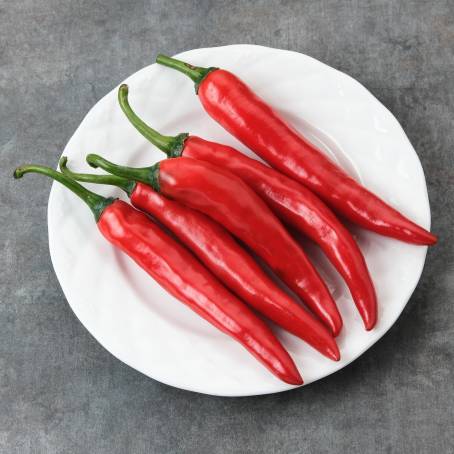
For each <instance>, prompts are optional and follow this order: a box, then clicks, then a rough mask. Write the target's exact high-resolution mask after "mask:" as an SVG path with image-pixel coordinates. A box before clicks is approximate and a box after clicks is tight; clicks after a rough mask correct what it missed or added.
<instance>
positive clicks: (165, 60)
mask: <svg viewBox="0 0 454 454" xmlns="http://www.w3.org/2000/svg"><path fill="white" fill-rule="evenodd" d="M156 63H159V64H160V65H163V66H167V67H169V68H172V69H176V70H177V71H180V73H183V74H185V75H186V76H188V77H189V78H190V79H191V80H192V81H193V82H194V83H195V92H196V93H197V92H198V91H199V85H200V84H201V83H202V81H203V79H205V77H206V76H207V75H208V74H209V73H210V72H212V71H216V69H218V68H212V67H210V68H202V67H200V66H192V65H190V64H189V63H185V62H184V61H181V60H177V59H176V58H171V57H168V56H167V55H162V54H159V55H158V56H157V57H156Z"/></svg>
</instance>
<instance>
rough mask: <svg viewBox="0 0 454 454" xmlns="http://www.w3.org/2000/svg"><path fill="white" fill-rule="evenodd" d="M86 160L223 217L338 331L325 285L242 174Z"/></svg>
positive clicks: (192, 165) (169, 162) (203, 165)
mask: <svg viewBox="0 0 454 454" xmlns="http://www.w3.org/2000/svg"><path fill="white" fill-rule="evenodd" d="M87 162H88V163H89V164H90V165H91V166H93V167H101V168H103V169H104V170H107V171H108V172H110V173H113V174H116V175H119V176H122V177H126V178H129V179H134V180H137V181H142V182H143V183H146V184H149V185H151V186H152V187H153V189H155V190H156V191H158V192H161V193H162V194H163V195H165V196H168V197H170V198H171V199H175V200H177V201H179V202H181V203H183V204H185V205H187V206H190V207H191V208H194V209H196V210H198V211H201V212H203V213H205V214H207V215H208V216H209V217H211V218H212V219H214V220H215V221H217V222H219V223H220V224H221V225H223V226H224V227H225V228H227V230H229V231H230V232H231V233H233V234H234V235H235V236H236V237H237V238H239V239H241V240H242V241H243V242H244V243H246V244H247V245H248V246H249V247H250V248H251V249H252V250H254V251H255V252H256V253H257V254H258V255H259V256H260V257H262V259H263V260H264V261H265V262H267V263H268V265H270V267H271V268H272V269H273V270H274V271H275V272H276V274H277V275H278V276H280V277H281V278H282V280H283V281H284V282H286V283H287V284H288V285H289V287H290V288H292V290H293V291H295V292H296V293H297V294H298V295H299V296H300V297H301V298H302V299H303V300H304V301H305V303H306V304H307V305H308V306H309V307H310V308H311V309H312V311H313V312H314V313H315V314H316V315H317V316H318V317H319V318H320V319H321V320H322V321H323V322H324V323H325V324H326V325H327V326H328V327H329V328H330V330H331V332H332V333H333V334H334V335H337V334H338V333H339V331H340V329H341V327H342V319H341V316H340V314H339V312H338V310H337V307H336V305H335V303H334V301H333V299H332V297H331V295H330V293H329V291H328V289H327V288H326V285H325V284H324V282H323V281H322V279H321V278H320V276H319V275H318V273H317V271H316V270H315V268H314V267H313V265H312V264H311V262H310V261H309V260H308V258H307V257H306V255H305V253H304V252H303V250H302V249H301V248H300V246H299V245H298V244H297V243H296V242H295V241H294V240H293V238H292V237H291V236H290V235H289V234H288V232H287V231H286V230H285V228H284V226H283V225H282V224H281V223H280V222H279V220H278V219H277V218H276V217H275V216H274V215H273V213H272V212H271V211H270V210H269V208H268V207H267V206H266V205H265V203H264V202H263V201H262V199H261V198H260V197H258V196H257V194H255V193H254V192H253V191H252V190H251V189H250V188H249V186H247V185H246V183H244V182H243V181H242V180H241V179H240V178H238V177H236V176H235V175H233V174H231V173H230V172H227V171H224V170H222V169H220V168H218V167H216V166H213V165H212V164H210V163H208V162H205V161H199V160H197V159H190V158H175V159H166V160H164V161H161V162H159V163H158V164H155V165H154V166H152V167H145V168H142V169H134V168H132V167H122V166H117V165H115V164H112V163H111V162H109V161H107V160H105V159H103V158H101V157H100V156H97V155H88V156H87Z"/></svg>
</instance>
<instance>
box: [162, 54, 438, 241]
mask: <svg viewBox="0 0 454 454" xmlns="http://www.w3.org/2000/svg"><path fill="white" fill-rule="evenodd" d="M156 61H157V62H158V63H160V64H162V65H164V66H168V67H171V68H174V69H176V70H178V71H180V72H182V73H183V74H186V75H187V76H188V77H190V78H191V79H192V80H193V81H194V82H195V84H196V92H197V93H198V95H199V99H200V101H201V103H202V105H203V107H204V108H205V110H206V111H207V113H208V114H209V115H210V116H211V117H212V118H213V119H214V120H216V121H217V122H218V123H219V124H220V125H221V126H223V127H224V128H225V129H226V130H227V131H229V132H230V133H231V134H232V135H233V136H235V137H236V138H237V139H238V140H240V141H241V142H242V143H244V144H245V145H246V146H247V147H248V148H250V149H251V150H253V151H254V152H255V153H257V154H258V155H259V156H260V157H261V158H263V159H264V160H265V161H267V162H268V163H269V164H270V165H272V166H273V167H275V168H277V169H279V170H280V171H281V172H283V173H285V174H287V175H289V176H290V177H292V178H294V179H295V180H297V181H300V182H301V183H303V184H304V185H306V186H307V187H308V188H309V189H311V190H312V191H314V192H315V193H316V194H318V195H319V196H320V197H321V198H322V199H323V200H324V201H325V202H327V203H328V204H329V205H331V207H332V208H334V209H335V210H336V211H337V212H338V213H341V214H342V215H344V216H345V217H346V218H347V219H350V220H351V221H352V222H354V223H356V224H358V225H360V226H361V227H364V228H366V229H369V230H372V231H374V232H376V233H379V234H381V235H385V236H389V237H392V238H396V239H398V240H402V241H406V242H408V243H413V244H420V245H432V244H435V243H436V242H437V237H436V236H435V235H433V234H432V233H430V232H428V231H427V230H425V229H423V228H422V227H420V226H418V225H417V224H415V223H414V222H412V221H410V220H409V219H407V218H406V217H405V216H403V215H402V214H401V213H399V212H398V211H397V210H396V209H394V208H392V207H391V206H389V205H388V204H387V203H385V202H384V201H383V200H381V199H380V198H379V197H377V196H376V195H375V194H373V193H372V192H371V191H369V190H368V189H366V188H365V187H364V186H362V185H361V184H360V183H358V182H357V181H355V180H354V179H353V178H352V177H350V176H349V175H348V174H347V173H346V172H345V171H344V170H343V169H341V168H340V167H339V166H337V165H336V164H335V163H334V162H332V161H331V160H330V159H329V158H328V157H327V156H325V155H324V154H323V153H321V152H320V151H319V150H318V149H317V148H315V147H314V146H313V145H312V144H311V143H310V142H309V141H308V140H306V139H305V138H304V137H303V136H302V135H301V134H299V133H298V132H297V131H296V130H295V129H293V128H292V127H290V126H289V125H288V124H287V123H286V122H285V121H284V120H283V119H282V118H280V117H279V116H278V114H277V113H276V112H275V111H274V110H273V109H272V108H271V107H270V106H269V105H268V104H266V103H265V102H264V101H263V100H262V99H261V98H259V97H258V96H257V95H256V94H255V93H254V92H253V91H252V90H251V89H250V88H249V87H248V86H247V85H246V84H245V83H244V82H242V81H241V80H240V79H239V78H238V77H236V76H235V75H234V74H232V73H230V72H228V71H225V70H222V69H217V68H200V67H195V66H192V65H188V64H187V63H184V62H181V61H179V60H176V59H173V58H170V57H167V56H165V55H159V56H158V57H157V59H156Z"/></svg>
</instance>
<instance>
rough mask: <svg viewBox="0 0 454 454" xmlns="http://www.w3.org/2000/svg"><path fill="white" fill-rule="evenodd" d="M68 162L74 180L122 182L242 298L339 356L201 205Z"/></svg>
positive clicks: (143, 207) (332, 342)
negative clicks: (75, 167)
mask: <svg viewBox="0 0 454 454" xmlns="http://www.w3.org/2000/svg"><path fill="white" fill-rule="evenodd" d="M66 162H67V158H66V157H63V158H62V159H61V160H60V170H61V171H62V173H63V174H65V175H68V176H69V177H71V178H73V179H75V180H78V181H85V182H87V183H96V184H111V185H115V186H118V187H120V188H122V189H123V190H124V191H125V192H126V193H127V194H128V196H129V197H130V200H131V203H132V205H133V206H134V207H136V208H138V209H139V210H142V211H145V212H147V213H148V214H150V215H152V216H153V217H154V218H155V219H156V220H158V221H159V222H160V223H161V224H163V225H164V226H165V227H167V228H168V229H169V230H170V231H171V232H172V233H174V234H175V235H176V237H177V238H178V239H179V240H180V241H181V242H182V243H183V244H184V245H185V246H187V247H188V249H190V250H191V251H192V252H193V253H194V254H195V255H196V256H197V257H198V258H199V259H200V261H201V262H202V263H203V264H204V265H205V266H206V267H207V268H208V269H209V270H210V271H211V272H212V273H213V274H214V275H215V276H216V277H217V278H218V279H219V280H220V281H221V282H222V283H224V284H225V285H226V286H227V287H228V288H230V290H232V291H233V292H234V293H236V294H237V295H238V296H239V297H240V298H242V299H243V301H245V302H246V303H249V304H250V305H251V306H252V307H254V309H257V310H258V311H259V312H261V313H262V314H263V315H265V316H267V317H268V318H269V319H270V320H272V321H274V322H275V323H277V324H278V325H279V326H281V327H282V328H284V329H286V330H287V331H289V332H291V333H292V334H294V335H295V336H298V337H299V338H300V339H302V340H304V341H306V342H307V343H308V344H309V345H311V346H312V347H314V348H315V349H316V350H318V351H319V352H320V353H322V354H323V355H325V356H327V357H328V358H330V359H333V360H334V361H338V360H339V358H340V354H339V349H338V347H337V344H336V341H335V340H334V339H333V337H332V336H331V334H330V333H329V332H328V330H327V329H326V328H325V326H324V325H323V324H322V323H321V322H319V321H318V320H317V319H315V318H314V317H312V316H311V315H310V314H309V313H308V312H307V311H305V310H304V309H303V308H302V307H301V306H300V305H299V304H297V303H296V302H295V301H294V300H293V299H292V298H290V297H289V296H288V295H287V294H286V293H285V292H284V291H283V290H281V289H280V288H279V287H278V286H277V285H276V284H275V283H274V282H273V281H272V280H271V279H270V278H269V277H268V276H267V275H266V273H265V272H264V271H263V270H262V269H261V268H260V266H258V265H257V263H256V262H255V260H254V259H253V258H252V257H251V256H250V255H249V254H248V253H247V252H246V251H245V250H244V249H243V248H242V247H241V246H240V245H239V244H238V243H237V242H236V241H235V240H234V239H233V237H232V236H231V235H230V234H229V233H228V231H227V230H226V229H224V227H222V226H221V225H219V224H218V223H217V222H214V221H212V220H211V219H210V218H209V217H208V216H205V215H204V214H202V213H200V212H199V211H195V210H193V209H191V208H188V207H186V206H184V205H182V204H180V203H178V202H174V201H172V200H170V199H167V198H166V197H164V196H162V195H160V194H158V193H157V192H156V191H154V190H153V189H152V188H151V187H150V186H148V185H146V184H144V183H140V182H138V183H136V182H135V181H133V180H128V179H126V178H123V177H118V176H115V175H93V174H85V173H74V172H71V171H70V170H69V169H68V168H67V167H66Z"/></svg>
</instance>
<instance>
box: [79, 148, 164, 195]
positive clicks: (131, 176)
mask: <svg viewBox="0 0 454 454" xmlns="http://www.w3.org/2000/svg"><path fill="white" fill-rule="evenodd" d="M86 159H87V162H88V164H89V165H90V166H91V167H93V168H95V169H96V168H98V167H100V168H101V169H103V170H105V171H107V172H109V173H111V174H113V175H117V176H119V177H123V178H127V179H128V180H135V181H141V182H142V183H145V184H148V185H149V186H151V187H152V188H153V189H154V190H155V191H156V192H159V191H160V189H161V188H160V182H159V164H160V163H159V162H158V163H156V164H155V165H153V166H151V167H140V168H138V167H126V166H120V165H118V164H114V163H113V162H110V161H108V160H107V159H104V158H103V157H101V156H99V155H96V154H89V155H88V156H87V158H86Z"/></svg>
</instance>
